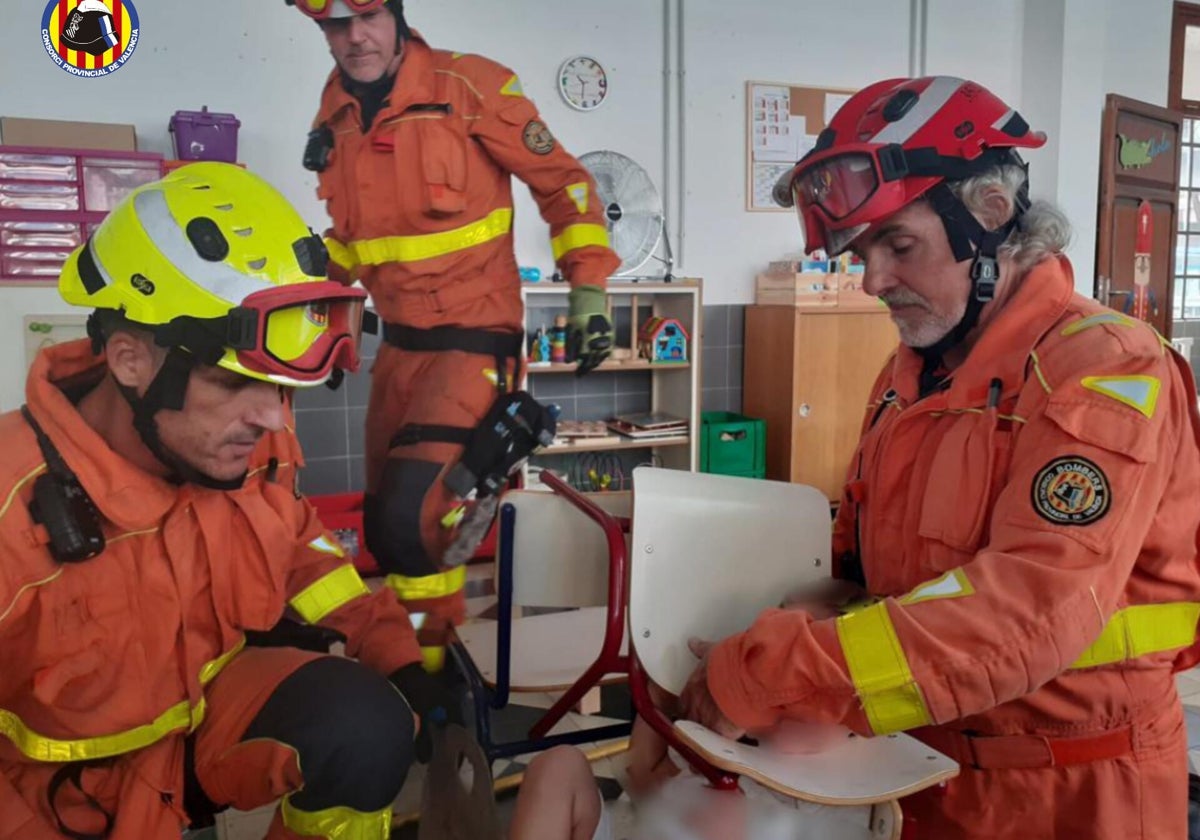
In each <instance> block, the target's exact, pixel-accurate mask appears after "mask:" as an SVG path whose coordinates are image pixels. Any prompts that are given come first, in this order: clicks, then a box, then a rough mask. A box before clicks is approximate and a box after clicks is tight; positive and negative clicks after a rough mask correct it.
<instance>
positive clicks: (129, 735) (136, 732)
mask: <svg viewBox="0 0 1200 840" xmlns="http://www.w3.org/2000/svg"><path fill="white" fill-rule="evenodd" d="M245 645H246V640H245V638H242V639H239V640H238V643H237V644H236V645H234V646H233V648H232V649H231V650H230V651H229V652H227V653H223V654H221V656H219V657H217V658H216V659H214V660H213V661H211V662H209V663H207V664H205V665H204V666H203V667H202V668H201V669H200V683H201V684H202V685H206V684H208V683H210V682H212V680H213V679H214V678H215V677H216V676H217V674H219V673H220V672H221V669H223V668H224V667H225V666H226V665H228V664H229V662H230V660H232V659H233V657H235V656H237V654H238V653H239V652H241V650H242V648H243V647H245ZM206 711H207V705H206V704H205V702H204V698H203V697H201V698H200V700H199V701H197V703H196V704H195V705H194V706H193V705H192V704H191V703H190V702H189V701H187V700H181V701H180V702H178V703H176V704H175V705H174V706H172V707H171V708H169V709H167V710H166V711H165V712H163V713H162V714H161V715H159V716H158V717H156V718H155V719H154V720H153V721H152V722H151V723H147V724H144V725H143V726H135V727H134V728H133V729H127V730H125V731H124V732H117V733H114V734H112V735H99V736H97V737H95V738H77V739H74V740H70V741H65V740H60V739H58V738H50V737H47V736H45V735H41V734H39V733H37V732H34V731H33V730H32V729H30V728H29V727H28V726H26V725H25V722H24V721H23V720H21V719H20V718H19V717H17V716H16V715H15V714H13V713H12V712H10V711H8V710H7V709H0V735H3V736H4V737H6V738H8V740H10V741H12V742H13V744H14V745H15V746H16V748H17V749H18V750H20V751H21V753H22V754H23V755H24V756H26V757H27V758H30V759H32V760H33V761H44V762H48V763H51V764H61V763H64V762H68V761H91V760H93V759H98V758H110V757H112V756H114V755H123V754H124V753H130V752H134V751H135V750H140V749H145V748H146V747H148V746H150V745H151V744H153V743H155V742H157V741H160V740H162V739H163V738H165V737H166V736H167V735H170V734H171V733H172V732H179V731H183V730H186V731H188V732H194V731H195V730H196V727H198V726H199V725H200V724H201V723H202V722H203V720H204V714H205V712H206Z"/></svg>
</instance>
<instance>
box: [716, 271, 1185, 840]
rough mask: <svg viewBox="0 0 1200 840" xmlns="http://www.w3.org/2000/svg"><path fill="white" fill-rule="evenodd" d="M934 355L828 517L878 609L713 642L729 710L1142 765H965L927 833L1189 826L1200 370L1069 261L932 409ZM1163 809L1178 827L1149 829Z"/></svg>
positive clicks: (760, 624) (754, 718) (880, 416)
mask: <svg viewBox="0 0 1200 840" xmlns="http://www.w3.org/2000/svg"><path fill="white" fill-rule="evenodd" d="M921 365H922V362H921V359H920V357H919V356H918V355H917V354H916V353H914V352H913V351H911V350H909V349H908V348H904V347H901V348H900V349H899V350H898V352H897V354H896V355H895V357H894V359H893V361H892V362H891V363H889V364H888V365H887V366H886V367H885V370H884V371H883V372H882V374H881V375H880V377H879V379H878V381H877V383H876V385H875V388H874V391H873V395H872V397H871V404H870V405H869V406H868V409H867V415H866V421H865V423H864V428H863V434H862V438H861V440H860V443H859V446H858V451H857V453H856V454H855V456H854V461H853V463H852V464H851V465H850V469H849V475H848V484H847V488H846V493H845V495H844V496H843V499H842V504H841V507H840V509H839V512H838V517H837V521H836V523H835V527H834V538H833V544H834V556H835V558H838V557H843V556H854V555H857V556H858V557H860V558H861V563H862V569H863V572H864V576H865V578H866V582H867V587H868V589H869V592H870V593H871V594H872V595H873V596H876V598H877V599H878V600H877V602H876V603H874V604H872V605H870V606H865V607H860V608H858V609H855V610H854V611H852V612H851V613H850V614H848V615H843V616H842V617H840V618H837V619H832V620H825V621H813V620H812V619H811V617H810V616H808V615H807V614H806V613H803V612H797V611H782V610H772V611H768V612H766V613H764V614H763V615H761V616H760V617H759V619H758V620H757V621H756V623H755V624H754V625H753V626H752V627H751V628H750V629H749V630H748V631H746V632H745V633H742V634H740V635H738V636H734V637H732V638H730V639H728V640H726V641H724V642H722V643H721V644H719V645H718V646H716V647H715V648H714V650H713V652H712V654H711V659H710V664H709V669H708V685H709V687H710V690H711V691H712V694H713V696H714V698H715V699H716V701H717V703H718V705H719V706H720V708H721V710H722V711H723V712H724V713H725V715H726V716H727V717H728V718H730V719H731V720H732V721H734V722H735V723H737V724H740V725H741V726H744V727H761V726H766V725H769V724H771V723H772V722H774V721H776V720H778V719H779V718H781V717H785V716H788V717H798V718H809V719H817V720H823V721H829V722H841V723H845V724H847V725H849V726H850V727H852V728H854V729H856V730H857V731H859V732H861V733H864V734H867V733H875V734H883V733H888V732H894V731H898V730H914V729H918V728H921V727H925V728H924V729H920V730H919V731H918V732H917V733H916V734H917V735H918V737H925V735H928V737H927V740H929V741H930V743H934V744H935V745H937V744H941V743H944V740H942V739H941V736H939V732H941V733H942V735H944V732H945V731H951V732H954V733H964V732H969V733H973V734H974V735H976V736H1009V735H1016V736H1021V735H1033V736H1035V737H1034V738H1033V739H1032V740H1031V741H1030V743H1031V744H1032V745H1033V746H1032V750H1033V753H1032V757H1030V756H1026V758H1025V759H1021V758H1020V757H1016V758H1014V756H1013V754H1012V749H1011V748H1019V747H1020V745H1021V744H1022V743H1025V742H1023V741H1017V742H1013V741H1009V740H1007V739H1006V740H1005V742H1004V744H1005V745H1006V747H1005V751H1006V753H1007V755H1005V756H1001V757H1000V758H999V760H998V762H997V763H998V765H999V766H1001V767H1003V766H1010V765H1011V762H1012V761H1014V760H1015V761H1016V763H1017V764H1018V765H1022V764H1024V765H1025V766H1027V767H1029V768H1033V767H1041V766H1043V765H1044V763H1045V762H1044V761H1042V757H1041V756H1039V751H1041V752H1043V753H1044V750H1042V744H1041V743H1040V739H1042V738H1056V737H1062V738H1071V737H1076V736H1079V737H1083V736H1087V737H1089V738H1093V737H1094V736H1097V735H1103V734H1104V733H1114V732H1115V733H1118V735H1117V736H1113V737H1118V738H1125V739H1126V743H1127V744H1128V743H1129V741H1132V750H1131V755H1130V756H1128V757H1126V758H1123V759H1120V760H1114V761H1110V762H1101V763H1103V764H1105V765H1106V766H1105V767H1102V768H1101V767H1097V766H1096V763H1095V762H1093V763H1092V764H1088V763H1086V757H1085V760H1084V761H1083V762H1081V763H1080V764H1078V765H1077V766H1074V767H1070V768H1055V769H1054V770H1045V769H1041V770H1036V771H1035V770H1033V769H1027V770H1010V771H1007V773H1008V775H1007V777H1006V778H1007V779H1008V781H1004V780H1003V779H1002V778H1001V777H1004V772H1000V771H995V772H991V773H990V774H989V773H988V772H986V771H985V772H973V767H972V766H971V765H973V764H974V763H975V761H976V760H978V761H979V762H980V764H981V766H986V765H987V763H988V760H989V759H988V758H978V756H971V755H968V756H966V757H964V756H963V755H955V757H956V758H959V759H960V761H963V762H964V764H965V767H964V773H963V776H962V777H960V779H959V780H956V781H955V782H953V783H951V785H950V786H949V791H950V792H949V794H947V795H945V799H944V801H943V802H942V803H941V804H940V805H938V806H937V808H935V810H939V811H940V812H941V813H942V815H943V816H945V815H946V814H949V815H950V816H949V817H946V819H947V820H948V822H947V823H946V824H945V825H943V824H941V823H938V824H937V825H936V828H937V829H938V831H942V832H944V833H937V832H935V833H933V834H931V835H928V836H935V837H957V836H972V837H974V836H980V837H984V836H986V837H1001V836H1010V834H1009V833H1008V832H1014V833H1012V834H1011V836H1020V837H1042V836H1057V837H1065V836H1081V837H1093V836H1095V837H1114V838H1115V837H1122V838H1125V837H1140V836H1146V837H1169V836H1182V834H1178V835H1176V834H1174V833H1172V832H1174V831H1176V830H1179V829H1180V826H1182V824H1183V823H1182V822H1181V820H1182V819H1183V817H1184V814H1185V811H1186V808H1185V807H1184V806H1185V797H1186V760H1185V758H1186V756H1185V752H1184V750H1185V749H1186V740H1185V739H1184V735H1183V732H1182V728H1181V726H1182V714H1181V711H1180V708H1179V700H1178V697H1177V694H1176V692H1175V685H1174V678H1173V676H1172V671H1173V670H1174V669H1178V668H1180V667H1190V666H1191V665H1192V664H1194V663H1195V657H1194V650H1193V646H1194V644H1195V641H1196V625H1197V617H1198V616H1200V570H1198V567H1197V531H1198V523H1200V512H1198V510H1197V500H1198V499H1200V417H1198V416H1197V410H1196V389H1195V384H1194V380H1193V378H1192V372H1191V370H1190V369H1189V367H1188V365H1187V363H1186V362H1185V361H1184V360H1183V359H1182V358H1181V357H1179V356H1178V355H1177V354H1175V353H1174V352H1173V351H1172V350H1171V348H1170V346H1169V344H1168V343H1167V342H1165V341H1164V340H1162V339H1161V338H1160V337H1159V336H1158V334H1157V333H1155V332H1154V331H1153V330H1152V329H1151V328H1149V327H1147V326H1146V325H1145V324H1143V323H1141V322H1139V321H1134V320H1133V319H1131V318H1128V317H1126V316H1124V315H1121V314H1119V313H1116V312H1114V311H1112V310H1110V309H1107V308H1105V307H1102V306H1100V305H1099V304H1098V303H1096V302H1095V301H1093V300H1090V299H1087V298H1084V297H1082V296H1080V295H1077V294H1075V293H1074V283H1073V279H1072V272H1071V267H1070V264H1069V263H1068V262H1067V260H1066V259H1065V258H1061V257H1060V258H1057V259H1049V260H1046V261H1044V262H1042V263H1040V264H1039V265H1037V266H1036V267H1035V268H1034V269H1033V270H1032V271H1031V272H1030V273H1029V274H1028V275H1027V276H1026V277H1025V278H1024V281H1023V282H1022V284H1021V285H1020V287H1019V288H1018V289H1017V291H1016V292H1015V294H1014V297H1013V298H1012V299H1010V301H1009V302H1008V303H1007V305H1006V306H1005V307H1004V308H1003V309H1002V310H1001V311H1000V312H999V313H998V314H997V317H996V318H995V320H994V321H993V322H992V323H991V324H989V325H988V326H987V328H986V329H985V331H984V332H983V334H982V336H981V338H980V339H979V341H978V343H977V344H976V346H975V347H974V348H973V349H972V351H971V353H970V355H969V356H968V358H967V359H966V361H965V362H964V363H963V365H962V366H961V367H959V368H958V369H957V370H955V371H954V373H953V377H952V379H951V380H950V384H949V387H948V388H947V389H946V390H943V391H939V392H935V393H933V394H931V395H929V396H927V397H925V398H924V399H920V400H918V392H917V383H918V377H919V373H920V370H921ZM929 727H935V728H934V729H929ZM1123 732H1124V733H1127V734H1125V735H1121V734H1120V733H1123ZM1101 740H1103V739H1101ZM989 743H993V742H989ZM995 743H998V742H995ZM1089 743H1090V744H1091V747H1089V749H1093V748H1096V744H1097V742H1095V741H1089ZM1014 745H1015V747H1014ZM1111 746H1112V745H1111V744H1108V745H1107V746H1106V745H1105V744H1100V746H1099V752H1102V753H1103V752H1109V753H1111V752H1112V751H1113V750H1111V749H1110V748H1111ZM1018 751H1019V750H1018ZM1116 751H1117V752H1120V750H1119V749H1118V750H1116ZM1085 752H1086V751H1085ZM1065 754H1066V753H1063V754H1062V755H1065ZM1060 758H1061V756H1060ZM1122 761H1124V762H1133V763H1134V765H1136V766H1135V769H1134V770H1133V771H1132V772H1131V770H1130V766H1129V765H1122V764H1121V762H1122ZM1156 762H1158V763H1157V764H1156ZM1164 762H1165V764H1164ZM1167 764H1169V765H1170V766H1169V768H1167V769H1166V770H1164V767H1166V765H1167ZM1089 768H1091V769H1089ZM1114 768H1115V769H1114ZM1160 771H1161V772H1160ZM1039 773H1040V774H1042V775H1038V774H1039ZM1089 773H1091V774H1092V776H1091V777H1089V775H1088V774H1089ZM1022 774H1024V775H1022ZM1106 774H1108V775H1106ZM1139 774H1140V778H1139ZM1160 777H1163V778H1165V781H1164V780H1163V778H1160ZM1097 778H1101V779H1102V781H1101V782H1099V783H1098V782H1097V781H1096V779H1097ZM1014 779H1015V780H1016V781H1013V780H1014ZM1104 779H1107V780H1108V781H1103V780H1104ZM1159 782H1162V784H1159ZM956 785H957V786H958V787H959V788H963V789H966V788H970V789H971V790H972V791H973V792H972V793H969V794H963V795H961V796H958V794H957V793H956ZM1006 785H1009V787H1007V788H1006ZM1088 789H1090V790H1092V793H1093V794H1095V795H1094V796H1093V795H1089V794H1086V793H1085V792H1084V791H1085V790H1088ZM1168 789H1169V790H1168ZM1006 790H1007V791H1008V793H1009V794H1010V795H1007V796H1006V795H1005V791H1006ZM1017 790H1019V791H1020V793H1019V795H1018V794H1016V793H1014V791H1017ZM1155 791H1159V792H1158V793H1156V792H1155ZM1074 795H1079V796H1084V798H1085V799H1087V800H1088V801H1086V802H1078V801H1076V802H1074V803H1073V804H1071V797H1072V796H1074ZM956 796H958V798H957V799H956ZM1156 796H1157V797H1158V799H1157V800H1156ZM1130 797H1132V798H1133V799H1134V800H1136V801H1135V802H1132V803H1130V802H1129V798H1130ZM1163 797H1166V799H1165V800H1164V799H1163ZM1101 800H1104V801H1101ZM1108 800H1116V802H1117V803H1120V802H1125V803H1126V804H1125V805H1120V806H1118V804H1114V803H1113V802H1112V801H1108ZM989 801H990V803H991V804H989ZM1160 806H1162V807H1161V808H1160ZM1118 807H1120V808H1124V811H1125V812H1128V813H1124V812H1122V813H1120V814H1117V815H1114V816H1112V818H1111V819H1110V820H1108V822H1109V824H1110V826H1109V827H1105V828H1097V829H1096V833H1094V834H1093V833H1090V832H1088V831H1085V830H1084V829H1086V828H1087V826H1088V825H1089V824H1090V822H1091V820H1092V819H1093V815H1095V818H1096V819H1097V821H1098V822H1097V825H1100V821H1101V816H1100V814H1101V811H1102V810H1104V809H1106V808H1107V809H1115V808H1118ZM1089 809H1090V810H1089ZM1156 810H1161V811H1162V812H1163V813H1162V814H1161V815H1159V816H1160V818H1161V819H1163V820H1170V821H1171V822H1170V825H1171V826H1172V828H1171V829H1170V830H1164V831H1156V830H1154V829H1152V828H1148V827H1147V826H1150V825H1152V824H1153V823H1154V819H1155V817H1156V815H1155V813H1154V812H1155V811H1156ZM1167 812H1169V813H1167ZM1130 813H1131V814H1132V816H1130V815H1129V814H1130ZM1056 819H1057V820H1063V821H1064V822H1054V820H1056ZM1130 819H1132V820H1134V828H1136V830H1133V829H1131V828H1130V826H1129V824H1128V823H1126V822H1122V820H1130ZM1071 820H1075V822H1074V824H1073V829H1071V830H1074V831H1082V833H1079V834H1075V833H1071V831H1070V830H1068V829H1067V828H1065V826H1067V825H1071ZM1137 820H1144V822H1143V823H1142V824H1138V823H1137ZM1048 821H1049V822H1048ZM967 826H971V828H966V827H967ZM1039 831H1044V832H1047V833H1039ZM1105 832H1111V833H1105ZM1122 832H1125V833H1122ZM1143 832H1144V833H1143Z"/></svg>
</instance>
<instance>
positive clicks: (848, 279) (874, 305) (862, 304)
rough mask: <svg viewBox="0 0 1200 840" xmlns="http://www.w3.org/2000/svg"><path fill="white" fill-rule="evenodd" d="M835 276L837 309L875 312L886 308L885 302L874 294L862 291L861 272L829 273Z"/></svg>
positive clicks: (832, 276)
mask: <svg viewBox="0 0 1200 840" xmlns="http://www.w3.org/2000/svg"><path fill="white" fill-rule="evenodd" d="M829 276H830V277H831V278H835V279H836V282H837V290H838V309H845V310H847V311H854V312H877V311H879V310H881V309H887V304H885V303H884V302H883V301H881V300H880V299H879V298H877V297H875V296H874V295H869V294H867V293H866V292H864V291H863V287H862V281H863V275H862V273H861V272H858V273H855V274H831V275H829Z"/></svg>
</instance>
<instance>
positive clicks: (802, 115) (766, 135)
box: [746, 82, 852, 212]
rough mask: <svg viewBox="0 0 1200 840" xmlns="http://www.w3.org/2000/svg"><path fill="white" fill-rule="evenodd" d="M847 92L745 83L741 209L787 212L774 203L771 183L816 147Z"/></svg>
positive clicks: (831, 89)
mask: <svg viewBox="0 0 1200 840" xmlns="http://www.w3.org/2000/svg"><path fill="white" fill-rule="evenodd" d="M851 95H852V92H851V91H848V90H845V89H833V88H815V87H804V86H798V85H788V84H781V83H779V82H747V83H746V112H747V113H746V132H747V137H746V152H747V154H746V209H747V210H752V211H782V212H787V210H786V209H785V208H781V207H780V206H779V205H778V204H776V203H775V201H774V198H773V196H772V190H773V188H774V186H775V182H776V180H777V179H778V178H779V176H780V175H782V174H783V173H784V172H786V171H787V169H788V168H790V167H791V166H793V165H795V163H796V161H798V160H799V159H800V158H802V157H803V156H804V155H805V154H807V153H808V152H809V151H810V150H811V149H812V148H813V146H814V145H815V144H816V140H817V136H818V135H819V134H820V133H821V131H823V130H824V129H825V126H826V125H827V124H828V122H829V118H830V117H831V116H832V115H833V114H834V113H835V112H836V111H837V109H838V108H840V107H841V106H842V104H844V103H845V101H846V100H847V99H848V98H849V97H850V96H851Z"/></svg>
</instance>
